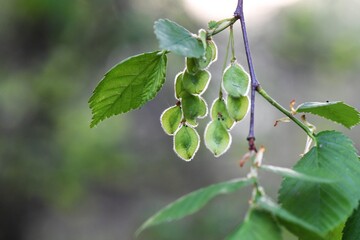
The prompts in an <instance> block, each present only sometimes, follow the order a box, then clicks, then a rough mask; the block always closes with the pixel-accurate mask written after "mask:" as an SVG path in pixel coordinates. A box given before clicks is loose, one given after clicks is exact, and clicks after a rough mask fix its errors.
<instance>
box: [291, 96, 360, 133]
mask: <svg viewBox="0 0 360 240" xmlns="http://www.w3.org/2000/svg"><path fill="white" fill-rule="evenodd" d="M296 112H300V113H312V114H315V115H318V116H320V117H323V118H326V119H329V120H332V121H334V122H337V123H339V124H342V125H344V126H345V127H347V128H351V127H353V126H355V125H357V124H359V123H360V113H359V111H357V110H356V109H355V108H354V107H352V106H349V105H347V104H345V103H344V102H339V101H337V102H307V103H303V104H301V105H299V106H298V108H297V109H296Z"/></svg>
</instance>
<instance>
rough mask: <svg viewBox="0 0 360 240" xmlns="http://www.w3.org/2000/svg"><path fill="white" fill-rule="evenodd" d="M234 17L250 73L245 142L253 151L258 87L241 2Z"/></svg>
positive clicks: (254, 148) (241, 1)
mask: <svg viewBox="0 0 360 240" xmlns="http://www.w3.org/2000/svg"><path fill="white" fill-rule="evenodd" d="M234 16H235V17H236V18H238V19H240V23H241V30H242V33H243V40H244V46H245V52H246V59H247V63H248V66H249V72H250V78H251V102H250V103H251V106H250V128H249V135H248V137H247V140H248V141H249V150H250V151H251V150H255V151H256V146H255V129H254V125H255V92H256V90H257V88H258V87H259V86H260V84H259V82H258V80H257V79H256V75H255V70H254V66H253V63H252V58H251V52H250V45H249V40H248V36H247V31H246V25H245V17H244V11H243V0H238V5H237V7H236V10H235V13H234Z"/></svg>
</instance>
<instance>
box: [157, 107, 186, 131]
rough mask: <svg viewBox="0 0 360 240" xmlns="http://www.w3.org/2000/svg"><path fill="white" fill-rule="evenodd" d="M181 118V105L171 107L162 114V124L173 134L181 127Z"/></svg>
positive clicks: (165, 129)
mask: <svg viewBox="0 0 360 240" xmlns="http://www.w3.org/2000/svg"><path fill="white" fill-rule="evenodd" d="M181 119H182V111H181V108H180V106H173V107H170V108H168V109H166V110H165V111H164V112H163V113H162V114H161V117H160V121H161V126H162V128H163V129H164V131H165V132H166V133H167V134H169V135H173V134H174V133H175V132H176V130H177V129H178V128H179V125H180V123H181Z"/></svg>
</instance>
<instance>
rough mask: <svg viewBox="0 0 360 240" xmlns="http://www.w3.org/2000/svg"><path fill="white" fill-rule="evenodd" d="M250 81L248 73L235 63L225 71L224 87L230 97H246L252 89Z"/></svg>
mask: <svg viewBox="0 0 360 240" xmlns="http://www.w3.org/2000/svg"><path fill="white" fill-rule="evenodd" d="M249 79H250V77H249V75H248V74H247V72H245V70H244V69H243V68H242V67H241V66H240V65H239V64H238V63H236V62H234V63H231V65H230V66H229V67H227V68H226V69H225V71H224V75H223V86H224V89H225V90H226V92H227V93H228V94H229V95H230V96H233V97H241V96H245V95H247V93H248V91H249V87H250V81H249Z"/></svg>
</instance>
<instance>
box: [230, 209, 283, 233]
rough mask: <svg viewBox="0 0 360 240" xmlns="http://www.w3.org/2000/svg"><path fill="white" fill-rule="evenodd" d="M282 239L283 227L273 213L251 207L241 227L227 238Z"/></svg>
mask: <svg viewBox="0 0 360 240" xmlns="http://www.w3.org/2000/svg"><path fill="white" fill-rule="evenodd" d="M241 239H244V240H282V237H281V229H280V227H279V225H278V223H277V222H276V221H275V220H274V218H273V217H272V216H271V214H269V213H267V212H265V211H261V210H258V209H251V210H250V212H249V213H248V215H247V216H246V218H245V220H244V222H243V223H242V224H241V226H240V228H239V229H237V230H236V231H235V232H233V233H232V234H231V235H230V236H229V237H228V238H226V240H241Z"/></svg>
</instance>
